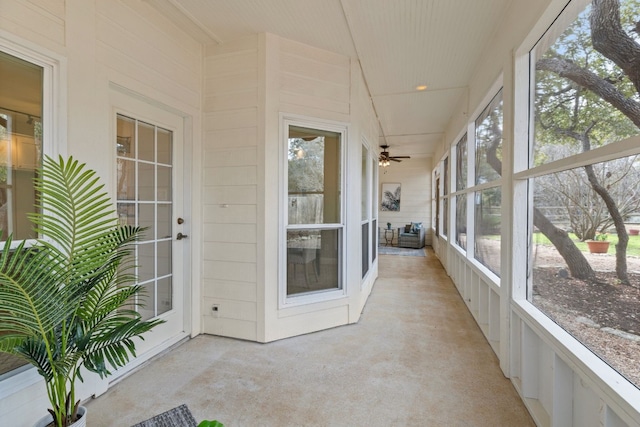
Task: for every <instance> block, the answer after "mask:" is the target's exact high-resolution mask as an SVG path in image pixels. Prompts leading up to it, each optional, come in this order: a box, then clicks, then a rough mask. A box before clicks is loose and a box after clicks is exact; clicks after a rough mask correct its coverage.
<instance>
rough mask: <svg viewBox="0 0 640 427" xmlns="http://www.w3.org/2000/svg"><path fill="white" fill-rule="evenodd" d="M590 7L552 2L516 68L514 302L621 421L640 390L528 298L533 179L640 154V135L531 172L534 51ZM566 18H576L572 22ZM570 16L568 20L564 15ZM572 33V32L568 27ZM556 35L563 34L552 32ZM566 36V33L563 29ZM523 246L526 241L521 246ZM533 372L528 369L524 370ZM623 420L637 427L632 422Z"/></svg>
mask: <svg viewBox="0 0 640 427" xmlns="http://www.w3.org/2000/svg"><path fill="white" fill-rule="evenodd" d="M587 3H590V2H589V1H587V0H573V1H571V2H569V3H568V4H567V1H566V0H552V1H551V4H550V6H549V7H548V8H547V10H546V11H545V13H544V15H543V16H542V17H541V18H540V19H539V20H538V22H537V23H536V25H535V27H534V28H533V29H532V30H531V31H530V32H529V34H528V36H527V37H526V38H525V40H524V41H523V43H522V45H520V47H519V48H517V49H516V50H515V55H514V58H515V68H514V105H516V106H524V105H526V106H527V108H515V109H514V143H513V162H514V163H513V170H514V173H513V176H512V179H513V209H512V211H513V221H512V224H511V227H512V230H511V231H512V236H513V242H514V245H513V250H512V252H511V254H510V264H511V266H512V271H511V274H510V278H511V280H510V281H511V283H512V294H511V302H510V304H511V305H512V309H513V311H514V312H515V313H516V314H517V316H518V317H520V318H521V319H522V320H523V322H524V323H525V324H526V325H527V326H528V327H530V328H532V329H535V333H536V334H537V335H538V336H539V337H540V339H542V340H544V341H545V342H546V343H548V344H549V346H550V347H551V348H552V350H553V351H554V352H555V353H556V354H561V355H562V360H563V361H564V362H565V363H566V364H567V365H568V366H569V368H570V369H571V370H572V371H573V372H575V373H580V374H581V375H580V376H579V377H577V378H579V380H580V381H583V376H584V377H585V378H586V379H587V381H588V383H589V385H590V387H591V388H592V389H593V390H594V392H595V393H597V395H598V397H599V398H600V399H602V401H603V402H604V403H605V404H606V405H607V406H609V407H610V408H619V409H620V411H616V414H617V416H623V415H624V416H625V417H629V414H634V413H637V402H638V397H639V396H640V391H639V390H638V388H636V387H635V386H634V385H633V384H631V383H630V382H629V381H628V380H626V379H625V378H624V377H623V376H622V375H620V374H619V373H618V372H617V371H615V370H614V369H613V368H611V367H610V366H609V365H607V364H606V363H605V362H604V361H603V360H602V359H600V358H599V357H598V356H596V355H595V354H594V353H593V352H591V350H589V349H587V347H586V346H584V345H583V344H582V343H580V342H579V341H578V340H577V339H575V338H574V337H573V336H571V335H570V334H569V333H568V332H566V331H565V330H564V329H563V328H562V327H560V326H559V325H558V324H556V323H555V322H553V321H552V320H551V319H550V318H549V317H548V316H547V315H546V314H544V313H543V312H542V311H540V310H539V309H538V308H536V307H535V306H533V304H531V303H530V302H529V301H528V299H527V289H528V288H530V286H528V283H527V282H528V280H529V279H527V278H528V274H527V273H528V271H527V268H528V264H529V262H528V260H529V259H530V258H529V257H530V250H531V242H530V239H529V230H530V227H531V226H532V223H533V219H532V213H531V212H530V208H529V207H530V206H531V203H530V202H531V197H532V195H531V194H530V192H529V188H528V182H529V179H530V178H534V177H536V176H540V175H545V174H548V173H552V172H555V171H560V170H566V169H567V168H568V166H571V168H574V167H579V166H584V165H587V164H593V163H598V162H602V161H607V160H612V159H616V158H622V157H626V156H629V155H633V154H640V136H634V137H632V138H628V139H626V140H623V141H619V142H616V143H612V144H608V145H605V146H603V147H599V148H597V149H593V150H591V151H589V152H586V153H581V154H579V155H576V156H572V157H570V158H564V159H560V160H557V161H555V162H552V163H548V164H544V165H541V166H537V167H533V168H529V159H530V158H531V152H530V147H531V145H532V144H531V143H530V129H529V127H530V123H531V122H532V121H533V120H534V116H533V115H534V109H533V102H534V99H533V97H531V96H530V94H531V92H532V91H533V90H534V85H535V82H534V79H531V78H530V77H531V72H532V70H533V67H534V64H531V60H530V56H529V55H530V52H532V50H533V49H534V48H535V46H536V44H537V43H538V40H540V39H541V38H542V37H544V35H545V34H546V32H547V30H548V29H549V28H551V27H552V26H553V24H554V22H567V21H570V22H573V19H575V17H577V14H578V13H579V12H580V11H581V10H582V8H583V6H584V5H586V4H587ZM566 14H573V18H572V19H569V18H568V17H567V16H566ZM561 15H565V16H561ZM565 28H566V27H565ZM552 31H556V32H557V31H560V30H556V29H552ZM561 31H564V28H563V29H562V30H561ZM519 242H526V244H520V243H519ZM521 334H522V331H520V330H517V331H512V335H514V336H515V337H516V339H517V340H519V339H522V337H521ZM524 369H528V367H524ZM623 421H625V422H627V423H629V425H632V424H631V422H632V420H630V419H629V418H624V419H623Z"/></svg>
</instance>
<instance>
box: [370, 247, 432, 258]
mask: <svg viewBox="0 0 640 427" xmlns="http://www.w3.org/2000/svg"><path fill="white" fill-rule="evenodd" d="M378 253H379V254H380V255H400V256H427V255H426V254H425V252H424V248H422V249H412V248H398V247H395V246H378Z"/></svg>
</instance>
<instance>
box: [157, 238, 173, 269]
mask: <svg viewBox="0 0 640 427" xmlns="http://www.w3.org/2000/svg"><path fill="white" fill-rule="evenodd" d="M157 245H158V255H157V256H158V277H162V276H167V275H169V274H171V264H170V262H171V240H163V241H160V242H158V243H157Z"/></svg>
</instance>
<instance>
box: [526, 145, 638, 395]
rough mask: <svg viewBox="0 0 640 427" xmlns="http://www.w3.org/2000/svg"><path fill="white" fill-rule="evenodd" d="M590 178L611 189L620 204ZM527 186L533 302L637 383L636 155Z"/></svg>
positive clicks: (532, 182) (537, 181)
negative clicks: (530, 193)
mask: <svg viewBox="0 0 640 427" xmlns="http://www.w3.org/2000/svg"><path fill="white" fill-rule="evenodd" d="M592 182H593V183H596V185H600V186H601V188H603V189H606V194H607V195H608V196H607V197H609V202H610V203H611V202H613V205H615V209H611V211H610V209H609V208H607V206H606V204H605V202H604V201H603V198H602V197H601V196H600V195H598V194H597V193H596V192H595V191H594V190H593V186H592ZM530 187H531V188H532V191H533V212H534V220H533V225H534V227H533V233H532V239H531V240H532V245H533V247H532V250H531V256H532V259H531V265H532V268H531V278H530V285H531V286H532V289H530V292H528V294H529V295H530V298H529V300H530V302H531V303H532V304H534V305H535V306H536V307H538V308H539V309H540V310H541V311H542V312H544V313H545V314H546V315H548V316H549V317H550V318H551V319H553V320H554V321H555V322H556V323H558V324H559V325H560V326H562V327H563V328H564V329H565V330H567V331H568V332H569V333H570V334H571V335H573V336H574V337H575V338H576V339H578V340H579V341H580V342H582V343H583V344H584V345H586V346H587V347H588V348H589V349H591V350H592V351H593V352H594V353H595V354H596V355H598V356H599V357H600V358H602V359H603V360H604V361H605V362H607V363H608V364H609V365H611V366H612V367H613V368H614V369H617V370H618V371H619V372H620V373H621V374H622V375H624V376H626V377H627V378H628V379H629V380H630V381H631V382H633V383H634V384H635V385H636V386H639V387H640V371H638V369H636V366H637V365H638V363H637V362H638V361H640V347H639V346H638V343H637V340H636V339H635V337H637V336H638V334H639V333H640V317H639V316H638V310H639V309H640V236H638V235H637V234H636V233H638V231H639V230H640V197H639V195H640V160H639V158H638V157H637V156H632V157H627V158H621V159H617V160H613V161H609V162H605V163H598V164H594V165H589V166H586V167H580V168H575V169H569V170H565V171H561V172H558V173H554V174H550V175H543V176H540V177H537V178H534V179H532V180H531V185H530ZM616 211H617V214H619V217H620V219H621V221H622V222H619V223H618V226H619V227H621V229H620V230H618V229H617V227H616V223H615V221H614V219H613V218H614V216H613V215H612V212H616ZM618 231H622V232H621V233H620V232H618ZM623 247H624V248H623ZM558 248H560V249H558ZM617 255H619V257H618V258H617ZM631 360H633V361H635V363H634V366H633V367H631V365H630V364H629V363H628V361H631Z"/></svg>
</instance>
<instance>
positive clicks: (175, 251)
mask: <svg viewBox="0 0 640 427" xmlns="http://www.w3.org/2000/svg"><path fill="white" fill-rule="evenodd" d="M112 99H113V100H114V115H115V121H116V126H115V128H116V134H115V135H114V138H113V144H114V151H115V152H116V165H117V173H116V199H117V212H118V219H119V221H120V222H121V223H123V224H129V225H136V226H140V227H143V228H144V229H145V231H144V232H143V234H142V237H141V238H140V240H139V242H138V243H137V244H136V248H135V265H136V267H135V269H136V275H137V280H138V283H139V284H140V285H142V287H143V289H144V292H143V295H142V296H140V297H139V298H138V299H136V300H135V301H131V303H132V308H134V309H135V310H136V311H138V312H139V313H140V314H141V316H142V317H143V318H144V319H151V318H161V319H163V320H164V321H165V322H164V323H163V324H161V325H159V326H157V327H156V328H154V329H153V330H152V331H151V332H150V333H148V334H147V335H145V340H144V341H138V342H137V343H136V350H137V354H138V355H139V359H140V360H139V361H143V360H145V359H147V358H148V357H151V356H153V355H154V354H157V353H158V352H160V351H162V350H164V349H165V348H167V347H169V346H170V345H172V344H174V343H175V342H177V341H179V340H180V339H182V338H183V337H185V336H187V335H188V331H187V328H188V325H189V322H188V321H187V320H186V316H187V315H188V314H189V307H188V306H187V303H188V301H187V298H186V297H185V296H186V294H187V291H188V286H189V284H188V283H186V280H185V277H187V275H186V274H185V273H186V272H185V269H184V265H185V263H186V262H188V260H186V259H185V258H186V257H187V255H186V254H188V253H189V251H188V250H187V249H188V246H187V245H188V244H189V240H188V235H187V230H188V225H189V224H188V222H187V221H188V218H187V215H186V213H187V212H185V208H184V206H183V198H182V194H183V183H182V182H183V179H182V177H183V173H184V171H183V155H182V147H183V141H182V138H183V119H182V117H180V116H177V115H175V114H173V113H171V112H168V111H166V110H163V109H161V108H158V107H155V106H152V105H149V104H147V103H145V102H143V101H142V100H139V99H135V98H131V97H129V96H127V95H124V94H121V93H115V94H113V96H112ZM187 265H188V264H187ZM135 364H136V363H134V365H135Z"/></svg>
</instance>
